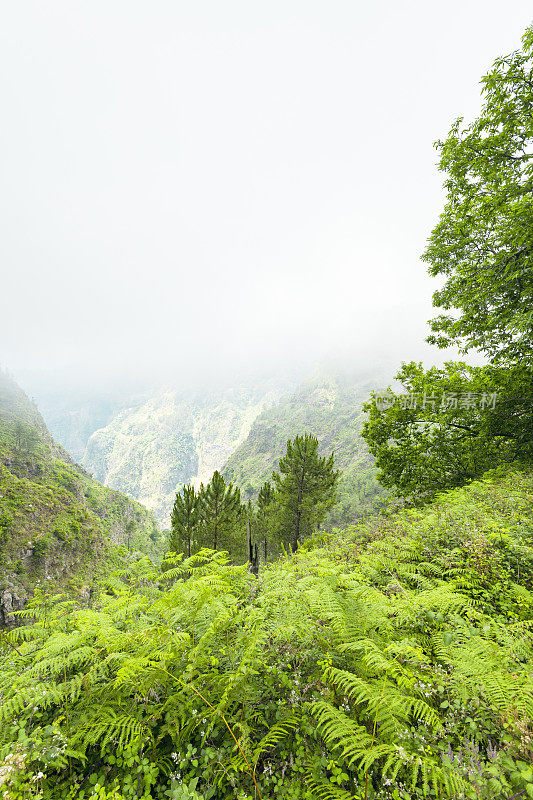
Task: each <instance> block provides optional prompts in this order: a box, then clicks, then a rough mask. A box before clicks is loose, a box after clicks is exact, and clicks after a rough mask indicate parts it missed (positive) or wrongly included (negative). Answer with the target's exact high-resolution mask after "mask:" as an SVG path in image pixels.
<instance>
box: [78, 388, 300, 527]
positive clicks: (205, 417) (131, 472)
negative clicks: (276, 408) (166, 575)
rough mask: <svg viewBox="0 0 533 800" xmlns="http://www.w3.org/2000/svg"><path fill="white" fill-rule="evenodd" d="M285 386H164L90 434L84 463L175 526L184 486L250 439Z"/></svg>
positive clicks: (165, 524) (204, 475)
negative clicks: (202, 389) (175, 512)
mask: <svg viewBox="0 0 533 800" xmlns="http://www.w3.org/2000/svg"><path fill="white" fill-rule="evenodd" d="M284 391H285V387H284V386H282V385H279V384H275V383H270V384H269V383H262V384H260V385H259V386H256V387H252V388H250V387H238V388H234V389H226V390H224V391H217V392H203V393H201V392H200V393H180V392H177V391H166V392H161V393H159V394H157V395H155V396H154V397H151V398H149V399H148V400H146V401H144V402H141V403H140V404H138V405H136V406H134V407H131V408H126V409H123V410H122V411H120V412H119V413H118V414H117V415H116V416H115V418H114V419H113V420H112V421H111V422H110V423H109V424H108V425H106V426H105V427H104V428H102V429H100V430H98V431H96V432H95V433H93V434H92V436H91V437H90V438H89V441H88V443H87V448H86V451H85V455H84V457H83V461H82V463H83V465H84V466H85V467H86V468H87V469H88V470H89V471H90V472H92V473H93V474H94V476H95V478H97V479H98V480H99V481H101V482H102V483H104V484H105V485H106V486H109V487H113V488H115V489H118V490H120V491H121V492H125V493H126V494H128V495H129V496H130V497H133V498H135V499H136V500H139V501H140V502H142V503H143V504H144V505H145V506H146V507H147V508H149V509H151V510H152V511H153V512H154V514H155V516H156V518H157V519H158V521H159V523H160V524H161V525H162V526H163V527H165V528H168V527H169V525H170V512H171V509H172V505H173V502H174V497H175V494H176V491H177V490H178V489H179V488H180V487H181V486H182V485H183V484H185V483H189V482H191V483H194V484H195V485H197V486H199V484H200V483H201V482H204V483H205V482H206V481H208V480H209V479H210V478H211V475H212V474H213V472H214V470H216V469H221V468H222V466H223V465H224V464H225V462H226V461H227V459H228V458H229V456H230V455H231V453H233V452H234V450H235V449H236V448H237V447H239V445H240V444H241V443H242V442H243V441H244V440H245V439H246V437H247V435H248V433H249V431H250V429H251V427H252V424H253V422H254V420H255V419H256V417H257V416H258V415H259V414H260V413H261V412H262V411H263V410H264V409H265V408H268V407H269V406H271V405H272V404H273V403H274V402H275V401H276V400H278V399H279V397H280V396H281V395H282V394H283V392H284Z"/></svg>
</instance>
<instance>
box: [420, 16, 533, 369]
mask: <svg viewBox="0 0 533 800" xmlns="http://www.w3.org/2000/svg"><path fill="white" fill-rule="evenodd" d="M532 83H533V27H530V28H528V29H527V31H526V33H525V35H524V37H523V48H522V50H518V51H517V52H515V53H512V54H510V55H508V56H505V57H503V58H498V59H497V60H496V62H495V63H494V65H493V67H492V69H491V71H490V72H489V73H488V75H486V76H485V77H484V78H483V80H482V84H483V95H484V99H485V103H484V106H483V109H482V111H481V114H480V115H479V117H478V119H477V120H475V122H473V123H472V124H471V125H468V126H467V127H463V120H462V119H458V120H457V121H456V122H455V124H454V125H453V127H452V129H451V131H450V133H449V135H448V138H447V139H446V140H445V141H444V142H437V147H438V149H439V151H440V163H439V168H440V169H441V170H442V171H443V172H445V173H446V174H447V179H446V182H445V188H446V190H447V199H446V205H445V208H444V211H443V213H442V214H441V217H440V220H439V223H438V225H437V226H436V228H435V229H434V231H433V233H432V235H431V238H430V241H429V246H428V248H427V250H426V253H425V255H424V259H425V260H426V261H427V262H428V263H429V265H430V266H429V274H430V275H432V276H439V275H442V276H445V277H446V281H445V284H444V286H443V287H442V288H441V289H439V290H438V291H437V292H435V294H434V296H433V302H434V305H435V306H439V307H441V308H443V309H444V310H445V311H448V312H449V311H452V310H453V313H449V314H441V315H440V316H437V317H436V318H435V319H434V320H432V321H431V329H432V331H433V333H432V335H431V336H430V337H429V341H430V342H432V343H435V344H437V345H438V346H439V347H445V346H448V345H449V344H454V343H458V344H459V345H460V346H461V347H462V349H463V350H464V352H466V351H468V350H469V349H470V348H476V349H478V350H481V351H482V352H484V353H486V354H487V355H488V356H489V358H490V359H491V360H495V361H498V362H503V363H506V362H507V363H513V364H516V363H518V362H519V361H520V360H526V361H527V363H528V366H529V367H530V368H532V367H533V193H532V190H533V152H532V145H533V92H532V90H531V86H532Z"/></svg>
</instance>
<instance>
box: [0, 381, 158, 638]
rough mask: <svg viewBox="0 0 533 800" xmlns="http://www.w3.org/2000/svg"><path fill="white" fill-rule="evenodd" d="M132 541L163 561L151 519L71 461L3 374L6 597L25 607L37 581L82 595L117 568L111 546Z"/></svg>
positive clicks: (0, 513)
mask: <svg viewBox="0 0 533 800" xmlns="http://www.w3.org/2000/svg"><path fill="white" fill-rule="evenodd" d="M128 526H129V531H128V533H127V528H128ZM127 538H128V539H129V542H128V545H129V547H131V548H133V549H138V550H141V551H143V552H144V553H146V554H149V555H151V556H153V557H157V556H158V555H159V557H160V555H161V553H162V550H163V537H162V534H161V533H160V531H159V529H158V528H157V525H156V523H155V520H154V519H153V517H152V516H151V514H150V513H149V512H148V511H147V510H146V509H145V508H143V507H142V506H140V505H139V504H138V503H135V502H134V501H131V500H129V499H128V498H127V497H125V496H124V495H121V494H120V493H119V492H116V491H113V490H110V489H106V488H105V487H103V486H101V485H100V484H99V483H97V481H95V480H93V479H92V478H91V477H90V476H89V475H88V474H87V473H86V472H85V471H84V470H83V469H82V468H81V467H79V466H77V465H76V464H74V463H72V461H71V460H70V458H69V456H68V455H67V454H66V453H65V451H63V450H62V448H61V447H60V446H59V445H57V444H56V443H55V442H54V441H53V440H52V438H51V437H50V434H49V433H48V431H47V429H46V426H45V425H44V422H43V421H42V418H41V417H40V415H39V413H38V411H37V409H36V408H35V406H34V405H33V404H32V403H31V402H30V401H29V400H28V398H27V397H26V396H25V395H24V393H23V392H22V391H21V390H20V389H19V388H18V387H17V386H16V384H15V383H14V382H13V381H12V380H11V379H10V378H9V377H8V376H7V375H6V374H4V373H0V564H1V567H2V581H1V583H0V591H4V590H6V589H9V593H10V595H16V597H17V598H18V599H17V601H16V604H18V605H19V606H20V605H22V604H23V602H24V601H25V600H26V598H27V597H28V595H31V593H32V591H33V589H34V587H35V585H36V584H37V582H39V581H40V582H41V583H42V582H48V584H50V585H52V584H53V585H54V586H56V587H67V586H68V587H69V588H70V589H71V590H72V591H79V590H80V589H82V588H83V587H84V586H87V584H90V583H91V582H92V581H93V579H94V577H95V575H97V574H98V573H99V572H101V571H102V570H103V569H105V566H104V565H105V562H106V560H107V561H109V563H111V564H112V563H115V562H116V557H117V556H116V554H114V553H113V548H112V545H114V544H115V545H116V544H124V543H126V539H127ZM10 602H11V600H10ZM9 614H10V609H6V608H4V606H3V604H2V603H0V623H5V622H8V621H9V622H12V618H10V619H9V620H8V619H6V615H7V616H9Z"/></svg>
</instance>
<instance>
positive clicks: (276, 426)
mask: <svg viewBox="0 0 533 800" xmlns="http://www.w3.org/2000/svg"><path fill="white" fill-rule="evenodd" d="M375 387H376V383H375V382H372V381H369V380H365V379H362V378H361V377H359V378H358V379H356V378H351V377H349V376H345V375H344V376H340V375H326V374H323V373H322V372H321V371H318V372H317V373H316V374H315V375H314V376H313V377H312V378H310V379H309V380H308V381H305V382H304V383H302V384H301V385H300V386H299V387H298V389H297V390H296V392H294V394H292V395H291V396H290V397H287V398H284V399H282V400H280V401H279V402H278V403H277V404H276V405H274V406H273V407H272V408H270V409H268V410H267V411H264V412H263V413H262V414H261V415H260V416H258V417H257V419H256V421H255V422H254V424H253V426H252V429H251V431H250V433H249V435H248V437H247V439H246V440H245V441H244V442H243V443H242V445H241V446H240V447H238V448H237V449H236V450H235V452H234V453H233V455H232V456H231V457H230V458H229V459H228V462H227V463H226V466H225V467H224V469H223V470H222V472H223V475H224V477H225V478H226V480H229V481H232V482H233V483H236V484H237V486H239V487H240V489H241V491H246V490H247V489H248V490H251V492H252V494H254V495H256V496H257V493H258V492H259V489H260V487H261V486H262V485H263V483H264V482H265V481H269V480H271V477H272V472H273V471H277V470H278V466H279V461H280V459H281V458H283V456H284V455H285V451H286V446H287V440H289V439H294V438H295V437H296V436H300V435H303V434H305V433H308V434H310V435H312V436H315V437H316V438H317V439H318V442H319V451H320V454H321V455H325V454H329V453H331V452H333V453H334V455H335V463H336V465H337V467H339V468H340V469H341V475H340V479H339V484H338V492H337V498H338V499H337V503H336V504H335V505H334V506H333V507H332V508H331V509H330V511H329V513H328V516H327V518H326V520H325V522H324V525H325V527H327V528H331V527H332V526H333V525H346V524H350V523H352V522H355V521H356V520H357V519H360V518H361V517H364V516H367V515H369V514H372V513H375V512H376V511H378V510H379V509H381V508H383V507H384V505H385V501H386V497H387V492H386V490H385V489H384V488H383V486H380V484H379V483H378V482H377V480H376V470H375V469H374V459H373V457H372V456H371V455H370V454H369V452H368V449H367V446H366V444H365V442H364V440H363V438H362V436H361V429H362V426H363V422H364V419H365V414H364V412H363V404H364V402H365V400H366V399H367V398H368V397H369V395H370V392H371V389H372V388H375Z"/></svg>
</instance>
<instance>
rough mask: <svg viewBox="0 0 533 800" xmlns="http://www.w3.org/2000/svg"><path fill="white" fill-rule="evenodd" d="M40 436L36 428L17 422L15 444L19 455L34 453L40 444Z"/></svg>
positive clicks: (14, 434) (14, 436)
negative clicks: (38, 443)
mask: <svg viewBox="0 0 533 800" xmlns="http://www.w3.org/2000/svg"><path fill="white" fill-rule="evenodd" d="M38 439H39V437H38V434H37V431H36V430H35V428H32V427H31V425H26V424H25V423H23V422H17V423H16V424H15V428H14V430H13V444H14V446H15V449H16V450H17V451H18V453H20V454H22V453H23V451H25V452H26V453H27V454H29V453H31V452H33V451H34V449H35V446H36V444H37V442H38Z"/></svg>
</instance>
